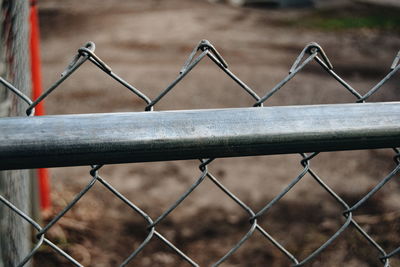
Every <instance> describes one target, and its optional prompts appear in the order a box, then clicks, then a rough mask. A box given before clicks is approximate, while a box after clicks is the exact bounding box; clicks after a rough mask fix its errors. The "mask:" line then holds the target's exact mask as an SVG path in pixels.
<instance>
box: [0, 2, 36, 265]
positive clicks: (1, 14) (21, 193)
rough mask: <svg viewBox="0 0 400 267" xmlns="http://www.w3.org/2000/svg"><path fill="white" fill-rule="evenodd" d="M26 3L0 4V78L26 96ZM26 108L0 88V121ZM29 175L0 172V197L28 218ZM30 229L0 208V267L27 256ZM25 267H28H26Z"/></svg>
mask: <svg viewBox="0 0 400 267" xmlns="http://www.w3.org/2000/svg"><path fill="white" fill-rule="evenodd" d="M28 12H29V2H28V1H12V0H0V20H1V24H0V25H1V28H0V42H1V44H0V75H1V76H2V77H4V78H6V79H7V80H8V81H10V82H11V83H13V84H14V85H15V86H16V87H17V88H19V89H20V90H21V91H22V92H24V93H25V94H26V95H30V84H31V83H30V70H29V53H28V52H29V49H28V44H29V43H28V40H29V39H28V37H29V28H28V22H29V20H28V18H29V17H28V15H29V13H28ZM25 109H26V104H25V103H23V102H22V101H20V100H19V99H17V98H16V97H15V96H14V95H13V94H12V93H11V92H10V91H9V90H6V89H5V88H3V87H0V117H7V116H24V115H25ZM29 178H30V171H29V170H17V171H0V194H1V195H3V196H4V197H6V198H7V199H8V200H10V201H11V202H12V203H13V204H14V205H16V206H17V207H18V208H19V209H21V210H22V211H24V212H26V213H28V214H29V210H30V207H29V202H30V179H29ZM29 250H30V228H29V226H28V225H27V223H25V222H24V221H23V220H22V219H21V218H20V217H19V216H15V214H14V213H12V211H10V209H8V208H6V207H5V206H4V205H0V267H3V266H7V267H8V266H16V265H17V264H18V263H19V262H20V261H21V260H22V259H23V258H24V256H26V255H27V254H28V253H29ZM28 266H29V265H28Z"/></svg>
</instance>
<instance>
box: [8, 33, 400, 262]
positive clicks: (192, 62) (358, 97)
mask: <svg viewBox="0 0 400 267" xmlns="http://www.w3.org/2000/svg"><path fill="white" fill-rule="evenodd" d="M206 57H208V58H209V59H210V60H211V61H212V62H214V63H215V64H216V65H217V66H218V67H219V68H220V69H221V70H222V71H223V72H224V73H225V74H226V75H228V76H229V77H230V78H231V79H232V80H233V81H235V82H236V83H237V84H238V85H239V86H240V87H241V88H242V89H243V90H244V91H245V92H247V93H248V94H249V95H250V97H252V98H253V99H254V105H253V106H254V107H262V106H263V105H266V104H268V99H270V98H271V97H272V96H273V95H274V94H275V93H276V92H278V91H279V90H281V89H282V88H284V86H285V84H286V83H287V82H289V81H290V80H291V79H292V78H293V77H295V76H296V75H297V74H298V73H299V72H300V71H301V70H302V69H303V68H304V67H305V66H306V65H308V64H310V63H311V62H313V61H316V63H317V64H318V65H320V67H321V68H322V69H323V70H324V71H326V72H327V73H328V74H329V75H330V76H331V77H332V78H333V79H335V80H336V81H337V82H338V83H339V84H340V85H342V87H343V89H344V90H347V91H348V92H349V93H350V94H352V95H353V96H354V102H356V103H360V104H361V103H365V102H366V101H367V100H368V98H369V97H370V96H372V95H373V94H376V93H378V92H379V91H380V89H381V88H382V86H383V85H384V84H385V83H386V82H387V81H388V80H389V79H390V78H391V77H392V76H393V75H394V74H396V73H397V72H398V71H399V69H400V64H399V61H400V52H399V53H398V54H397V56H395V58H394V61H393V64H392V65H391V68H390V71H389V72H388V73H387V75H386V76H385V77H384V78H383V79H382V80H381V81H379V82H378V83H377V84H376V85H375V86H374V87H373V88H372V89H371V90H369V91H368V92H367V93H366V94H364V95H362V94H360V93H359V92H358V91H357V90H356V89H354V88H353V87H352V86H350V85H349V84H348V83H347V82H346V81H345V80H344V79H342V78H341V77H340V76H339V75H338V74H337V73H336V72H335V71H334V68H333V66H332V64H331V62H330V60H329V58H328V57H327V55H326V53H325V52H324V50H323V49H322V48H321V47H320V46H319V45H318V44H317V43H310V44H308V45H307V46H306V47H305V48H304V49H303V50H302V51H301V53H300V54H299V56H298V57H297V59H296V60H295V62H294V64H293V65H292V67H291V68H290V71H289V74H288V75H287V76H286V77H285V78H284V79H283V80H281V81H280V82H279V83H278V84H277V85H276V86H275V87H273V88H272V89H271V90H269V91H268V92H267V93H266V94H265V95H263V96H259V95H257V94H256V93H255V91H253V90H252V89H251V88H250V87H249V86H248V85H247V84H245V83H244V82H243V81H242V80H240V79H239V78H238V77H237V76H236V75H235V74H234V73H233V72H232V71H231V70H230V69H229V67H228V64H227V63H226V61H225V60H224V58H223V57H222V56H221V54H220V53H219V52H218V51H217V50H216V48H215V47H214V46H213V45H212V44H211V43H210V42H209V41H207V40H202V41H201V42H200V43H199V44H198V45H197V46H196V47H195V48H194V50H193V51H192V53H191V54H190V56H189V57H188V59H187V60H186V62H185V63H184V65H183V67H182V68H181V70H180V72H179V75H178V77H177V78H176V79H175V80H174V81H173V82H172V83H171V84H170V85H169V86H167V87H166V88H165V89H164V90H162V91H161V92H160V93H159V95H158V96H157V97H155V98H154V99H150V98H149V97H148V96H146V95H145V94H144V93H143V92H142V91H140V90H138V89H137V88H135V87H134V86H132V85H131V84H129V83H128V82H126V81H125V80H124V79H122V78H121V77H120V76H118V75H117V74H116V73H114V72H113V70H112V69H111V67H110V66H108V65H107V64H106V63H105V62H104V61H102V60H101V59H100V58H99V57H98V56H97V55H96V54H95V44H94V43H92V42H89V43H87V44H86V45H85V46H84V47H82V48H80V49H79V50H78V53H77V54H76V55H75V57H74V58H73V60H72V62H71V63H70V64H69V65H68V66H67V68H66V69H65V70H64V71H63V72H62V74H61V78H60V79H59V80H57V81H56V82H55V83H54V84H53V85H52V86H51V87H50V88H49V89H47V90H46V91H45V92H44V93H43V94H42V95H41V96H40V97H39V98H37V99H35V100H31V99H30V98H29V97H28V96H26V95H25V94H23V93H22V92H21V90H19V89H18V88H16V87H15V86H13V85H12V84H11V83H9V82H7V81H6V80H5V79H3V78H1V77H0V83H1V84H3V85H4V86H5V87H6V88H7V89H8V90H10V91H12V92H13V93H15V94H16V95H17V96H18V97H19V99H20V100H21V101H24V102H25V103H26V105H27V109H26V114H27V116H34V114H35V106H36V105H38V103H40V102H41V101H43V100H44V99H45V98H46V97H47V96H49V95H50V94H51V93H52V92H53V91H54V90H56V89H57V88H58V87H59V86H60V85H61V84H62V83H63V82H64V81H65V80H67V79H69V78H70V77H72V74H73V73H74V72H75V71H77V70H78V69H79V68H80V67H81V66H82V65H83V64H84V63H85V62H91V63H92V64H94V65H95V66H96V67H98V68H99V69H100V70H101V71H103V72H104V73H105V74H106V75H109V76H110V77H112V78H113V79H114V80H115V81H116V82H117V83H120V84H122V85H123V86H124V87H125V88H127V89H128V90H130V91H131V92H132V93H133V94H135V95H136V96H137V97H138V98H140V99H141V100H142V101H143V103H144V105H145V108H144V110H145V111H147V112H152V111H153V110H155V107H156V105H157V103H158V102H159V101H161V100H162V99H163V97H164V96H166V95H167V94H168V93H169V92H170V91H171V90H172V89H173V88H174V87H175V86H176V85H177V84H178V83H179V82H180V81H182V79H184V78H185V77H186V75H187V74H188V73H189V72H191V71H192V70H193V69H194V68H195V67H196V66H197V65H198V64H199V62H200V61H202V60H203V59H204V58H206ZM299 152H302V151H299ZM399 152H400V150H399V149H398V148H393V156H394V157H393V158H394V162H395V165H394V167H393V169H392V171H391V172H390V173H388V174H387V175H386V176H385V177H381V179H380V181H379V182H378V183H377V184H376V185H375V186H374V187H373V188H372V189H371V190H370V191H369V192H366V193H365V195H364V196H363V197H362V198H361V199H359V200H358V202H356V204H354V205H349V204H348V203H346V201H344V200H343V199H342V198H341V197H340V196H339V195H338V194H337V193H336V192H335V191H334V190H333V189H332V188H331V187H329V186H328V185H327V184H326V183H325V182H324V180H323V179H322V178H321V177H320V176H319V175H318V173H316V172H315V171H314V170H313V169H312V168H311V166H310V163H311V161H312V160H313V159H314V158H315V157H318V154H319V153H318V152H315V153H308V154H306V153H300V154H299V164H301V166H302V171H301V172H300V173H299V174H298V175H297V176H296V177H294V178H293V180H292V181H291V182H290V183H289V184H287V185H286V187H285V188H284V189H283V190H282V191H281V192H280V193H279V194H277V195H276V196H275V197H274V198H273V199H272V200H271V201H270V202H269V203H265V206H264V207H262V208H261V209H260V210H254V209H252V208H251V207H250V206H249V205H247V204H246V203H244V202H243V201H242V200H241V199H240V198H239V197H237V196H236V195H235V194H234V193H232V192H231V191H230V190H229V189H228V188H227V187H226V186H225V185H224V184H223V183H222V182H221V180H220V179H218V177H217V176H216V175H215V174H213V173H211V172H210V171H209V169H208V165H209V164H210V163H211V162H212V161H213V160H214V159H213V158H209V159H200V162H199V165H198V167H199V172H200V173H199V175H198V178H197V180H196V181H195V182H194V183H193V184H192V185H191V186H190V187H189V188H187V189H186V191H185V192H184V193H183V194H182V195H181V196H179V198H178V199H176V201H175V202H174V203H173V204H172V205H171V206H170V207H169V208H168V209H166V210H165V211H164V212H163V213H162V214H161V215H160V216H159V217H157V218H151V217H150V216H149V215H148V214H147V213H146V211H144V210H142V209H141V208H140V207H139V206H137V205H136V204H135V203H132V202H131V201H130V200H129V199H128V198H127V197H125V196H124V195H122V194H121V193H120V192H119V191H118V190H116V189H115V188H114V187H113V186H112V185H111V184H110V183H108V182H107V179H105V178H103V177H102V176H101V168H102V167H103V165H92V166H91V170H90V173H89V175H90V176H91V180H90V182H89V183H88V184H87V185H86V186H85V187H84V188H83V190H82V191H80V192H79V193H78V194H76V195H75V197H74V198H73V200H72V201H71V202H70V203H68V205H66V206H65V208H64V209H62V210H61V211H60V212H59V213H58V214H57V215H56V216H54V217H53V218H52V219H51V220H50V222H49V223H47V224H46V225H44V226H41V225H39V223H37V222H36V221H34V220H33V219H32V218H30V217H29V216H28V215H26V214H25V213H24V212H22V211H21V210H20V209H19V208H18V207H17V206H16V205H14V204H13V203H11V202H10V201H9V200H8V199H7V198H6V197H5V196H0V202H1V203H2V205H5V206H7V207H8V208H9V209H10V210H12V211H13V212H15V213H16V214H18V215H19V216H20V217H21V218H23V219H24V220H25V221H26V222H28V223H29V224H30V225H32V227H33V228H35V229H36V233H35V236H36V241H35V244H34V246H33V249H32V250H31V252H30V253H29V254H28V255H26V257H25V258H24V260H23V261H22V262H20V263H19V265H18V266H24V265H25V264H27V263H28V262H29V261H30V260H31V259H32V258H33V257H34V255H35V253H37V251H38V250H39V248H40V247H41V246H44V245H47V246H49V247H51V248H52V249H53V250H54V252H55V253H58V254H60V255H62V256H64V257H65V258H66V259H67V260H68V261H69V262H70V263H71V264H73V265H76V266H82V265H81V264H80V263H79V262H78V261H77V260H76V259H74V258H73V257H72V256H71V255H69V254H68V253H67V252H65V251H64V250H62V249H61V248H60V247H59V246H57V245H56V244H55V243H54V242H53V241H51V240H50V239H48V237H47V236H46V234H47V233H48V231H49V229H51V228H52V227H53V226H54V225H55V224H56V223H57V222H58V221H59V220H60V219H61V218H62V217H63V216H64V215H65V214H66V213H67V212H68V211H69V210H70V209H71V208H73V207H74V206H75V205H76V204H77V203H78V201H79V200H80V199H81V198H82V197H83V196H84V195H85V194H87V193H88V192H89V191H90V190H91V189H92V188H93V186H94V185H95V184H100V185H102V186H103V187H104V188H106V189H107V190H109V191H110V192H111V193H112V194H113V195H114V196H115V197H116V198H118V199H120V200H121V201H122V202H123V203H125V204H126V205H127V206H128V207H129V208H130V209H132V210H133V211H134V212H136V213H137V214H138V215H140V216H141V217H143V219H144V220H145V221H146V222H147V233H146V238H145V239H144V240H143V241H142V243H141V244H140V245H138V246H137V247H136V248H134V249H133V250H132V251H131V253H130V255H127V256H126V258H125V260H124V261H123V262H122V263H120V266H125V265H127V264H128V263H129V262H131V261H132V259H134V258H135V257H136V256H137V255H138V254H139V253H140V252H141V251H142V250H143V249H144V248H145V247H146V246H147V245H148V244H149V242H150V241H151V240H152V239H158V240H160V241H161V242H163V243H165V245H167V246H168V247H169V248H170V249H171V250H172V251H173V252H175V253H176V255H178V256H179V257H181V258H182V259H183V260H184V261H186V262H187V263H188V264H190V265H192V266H199V264H198V263H196V261H195V260H194V259H193V258H191V256H190V254H186V253H184V252H183V251H182V250H181V249H180V248H179V247H178V246H177V245H175V244H173V243H172V242H171V241H169V240H168V238H166V236H165V235H164V234H163V233H161V232H160V231H158V230H157V226H158V225H159V224H160V223H161V222H162V221H164V220H165V219H166V218H167V216H168V215H169V214H171V213H173V212H174V211H175V209H176V208H177V207H178V206H180V205H181V203H182V202H183V201H184V200H185V199H186V198H187V197H188V196H189V195H191V194H192V192H193V191H194V190H196V188H197V187H198V186H199V185H200V184H202V183H203V182H204V181H206V180H209V181H211V182H212V183H213V184H214V185H215V186H216V187H217V188H219V189H220V190H221V192H222V194H225V195H226V196H228V197H229V198H230V199H232V200H233V201H234V202H235V203H236V204H237V207H238V209H241V210H243V211H244V212H246V213H247V214H248V222H249V224H248V230H247V232H246V233H245V234H244V235H243V236H242V237H241V239H240V240H238V241H237V243H236V244H235V245H234V246H232V247H231V248H230V249H229V250H227V251H226V253H225V255H223V256H222V257H221V258H219V259H218V260H217V261H216V262H215V263H214V264H213V266H218V265H220V264H221V263H223V262H224V261H226V260H227V259H228V258H229V257H231V256H232V255H233V254H235V252H236V251H237V250H238V249H239V248H240V247H241V246H242V245H243V244H245V243H246V242H248V240H249V239H250V237H252V236H253V235H254V233H255V232H259V233H260V234H261V235H262V236H263V237H265V239H267V240H268V241H269V242H271V244H272V245H273V246H275V247H276V248H277V249H279V251H280V252H281V253H282V254H283V255H284V256H286V257H287V258H288V259H289V260H290V261H291V262H292V263H293V265H294V266H302V265H304V264H306V263H309V262H312V261H313V260H314V259H315V257H316V256H317V255H319V254H320V253H321V252H323V251H324V250H325V249H326V248H327V247H328V246H329V245H331V244H332V243H333V242H334V241H335V240H336V239H338V238H340V237H341V234H342V233H343V232H344V231H345V230H346V229H348V228H354V229H355V230H356V231H358V232H359V233H360V234H361V236H362V237H363V238H365V240H366V241H367V244H369V246H370V247H371V248H373V249H375V250H376V254H377V257H378V258H379V260H380V261H381V262H382V265H383V266H390V259H391V258H392V257H395V256H396V255H397V254H398V253H399V252H400V247H398V248H392V249H391V250H386V249H384V248H383V247H382V244H379V243H378V242H377V241H376V240H375V239H374V238H373V237H372V236H371V235H370V234H368V232H367V230H366V229H364V228H363V227H362V226H360V224H359V223H358V222H357V221H356V220H355V219H354V217H353V213H354V212H355V211H357V210H358V209H359V208H360V207H361V206H362V205H364V204H365V203H366V202H367V201H368V200H370V198H371V197H372V196H373V195H374V194H375V193H376V192H378V191H379V190H381V189H382V188H383V187H384V186H385V184H387V183H388V182H389V181H390V180H392V179H393V178H394V177H395V176H396V174H397V173H398V171H399V169H400V153H399ZM307 174H309V175H310V176H311V177H312V178H313V179H314V180H315V181H316V182H317V183H318V184H319V186H320V187H321V188H322V189H323V190H325V191H326V192H327V193H328V194H329V195H330V196H331V197H332V198H333V199H334V200H335V201H336V202H337V203H338V204H339V205H340V206H341V207H342V210H343V213H342V215H343V221H344V222H343V224H342V225H341V226H340V227H339V229H337V230H336V232H335V233H334V234H333V235H331V236H330V238H329V239H328V240H326V241H325V242H324V243H323V244H322V245H321V246H320V247H318V248H317V249H315V250H314V251H313V252H311V253H310V254H309V255H308V256H306V257H304V258H298V257H297V256H296V255H294V254H293V253H292V252H291V251H290V249H288V248H287V247H286V246H285V245H284V243H282V242H280V241H279V240H277V239H275V238H274V236H273V234H271V233H270V232H269V231H268V229H266V228H265V227H262V226H261V225H260V224H259V220H260V218H262V217H263V216H265V215H266V214H267V213H268V212H269V211H270V209H271V208H272V207H273V206H274V205H276V204H277V203H278V202H279V201H280V200H281V199H282V198H283V197H284V196H285V195H286V194H288V192H290V191H291V190H293V188H295V187H296V185H297V184H298V183H299V182H300V181H301V180H302V178H303V177H305V175H307ZM243 264H245V263H243Z"/></svg>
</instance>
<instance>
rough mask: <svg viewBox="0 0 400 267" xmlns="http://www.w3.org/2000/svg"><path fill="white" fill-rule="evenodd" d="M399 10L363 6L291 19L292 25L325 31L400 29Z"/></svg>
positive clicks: (325, 11) (316, 12)
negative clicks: (361, 7)
mask: <svg viewBox="0 0 400 267" xmlns="http://www.w3.org/2000/svg"><path fill="white" fill-rule="evenodd" d="M398 11H399V10H393V9H387V8H372V7H370V8H364V9H343V10H323V11H315V12H313V13H311V14H308V15H305V16H304V17H302V18H300V19H297V20H296V21H291V24H292V25H293V26H300V27H306V28H314V29H320V30H327V31H338V30H348V29H361V28H366V29H375V30H388V31H400V16H399V13H398Z"/></svg>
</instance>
